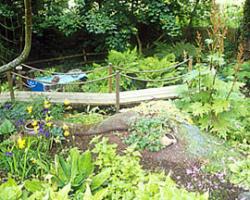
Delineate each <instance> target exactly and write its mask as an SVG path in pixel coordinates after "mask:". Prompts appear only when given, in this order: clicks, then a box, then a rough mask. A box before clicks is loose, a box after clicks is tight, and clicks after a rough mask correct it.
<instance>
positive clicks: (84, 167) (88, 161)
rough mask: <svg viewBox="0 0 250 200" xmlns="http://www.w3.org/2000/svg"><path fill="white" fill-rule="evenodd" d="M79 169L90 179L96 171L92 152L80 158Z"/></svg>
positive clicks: (87, 152)
mask: <svg viewBox="0 0 250 200" xmlns="http://www.w3.org/2000/svg"><path fill="white" fill-rule="evenodd" d="M78 169H79V171H80V173H82V174H84V176H85V177H88V176H89V175H90V174H92V173H93V171H94V164H93V162H92V156H91V152H90V151H89V150H88V151H85V152H84V153H83V154H82V155H81V156H80V158H79V161H78Z"/></svg>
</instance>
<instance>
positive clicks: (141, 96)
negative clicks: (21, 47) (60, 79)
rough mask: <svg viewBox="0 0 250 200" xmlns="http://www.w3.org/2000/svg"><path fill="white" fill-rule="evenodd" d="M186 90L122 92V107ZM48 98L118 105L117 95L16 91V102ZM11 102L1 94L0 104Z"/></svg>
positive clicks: (158, 89)
mask: <svg viewBox="0 0 250 200" xmlns="http://www.w3.org/2000/svg"><path fill="white" fill-rule="evenodd" d="M181 88H183V89H186V87H185V86H184V85H174V86H166V87H161V88H150V89H143V90H135V91H127V92H120V102H119V104H120V105H129V104H137V103H140V102H143V101H151V100H163V99H174V98H178V96H179V91H180V89H181ZM39 96H42V97H47V98H49V99H50V100H51V102H53V103H63V102H64V100H65V99H68V100H69V101H70V102H71V104H77V105H93V106H101V105H103V106H110V105H116V103H117V102H116V93H81V92H29V91H16V92H15V100H16V101H22V102H30V101H33V100H34V98H35V97H39ZM9 100H10V93H9V92H2V93H1V94H0V103H3V102H6V101H9Z"/></svg>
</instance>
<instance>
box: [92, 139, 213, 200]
mask: <svg viewBox="0 0 250 200" xmlns="http://www.w3.org/2000/svg"><path fill="white" fill-rule="evenodd" d="M107 142H108V140H107V138H103V139H102V140H101V141H100V140H99V138H94V139H93V141H92V143H94V144H95V147H94V149H93V150H92V152H93V153H95V154H96V155H97V158H96V161H95V165H97V166H98V168H100V169H105V168H109V169H111V174H110V177H109V179H108V180H107V189H108V191H109V193H108V195H107V197H106V198H107V199H121V198H122V199H126V200H130V199H131V200H132V199H138V200H142V199H159V197H161V198H163V199H208V195H207V194H204V195H199V194H195V193H189V192H187V191H185V190H184V189H180V188H177V186H176V184H175V183H174V182H173V181H172V180H171V179H170V177H169V176H167V177H166V176H165V175H164V174H163V173H161V174H159V173H153V174H151V173H147V172H146V171H144V170H143V169H142V167H141V166H140V163H139V162H140V154H139V152H137V151H134V148H133V147H129V148H128V149H127V150H125V151H124V154H123V155H118V154H117V153H116V147H117V145H115V144H108V143H107Z"/></svg>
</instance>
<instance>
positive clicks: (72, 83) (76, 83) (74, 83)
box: [11, 72, 115, 86]
mask: <svg viewBox="0 0 250 200" xmlns="http://www.w3.org/2000/svg"><path fill="white" fill-rule="evenodd" d="M11 73H12V74H13V75H16V76H19V77H21V78H23V79H25V80H31V81H35V82H38V83H41V84H47V85H53V86H56V85H82V84H84V85H85V84H89V83H94V82H98V81H102V80H106V79H109V78H111V77H114V76H115V74H111V75H108V76H105V77H102V78H98V79H94V80H90V81H75V82H71V83H52V82H47V81H41V80H37V79H34V78H30V77H28V76H24V75H21V74H18V73H15V72H11Z"/></svg>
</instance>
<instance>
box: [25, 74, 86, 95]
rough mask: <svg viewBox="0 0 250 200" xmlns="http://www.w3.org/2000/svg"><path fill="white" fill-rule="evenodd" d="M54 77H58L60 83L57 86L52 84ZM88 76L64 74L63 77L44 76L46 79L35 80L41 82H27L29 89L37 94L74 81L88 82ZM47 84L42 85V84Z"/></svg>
mask: <svg viewBox="0 0 250 200" xmlns="http://www.w3.org/2000/svg"><path fill="white" fill-rule="evenodd" d="M54 77H58V78H59V81H58V82H57V83H56V84H52V80H53V79H54ZM86 78H87V75H86V74H85V73H82V74H73V75H72V74H63V75H52V76H44V77H38V78H35V80H37V81H39V82H37V81H33V80H27V84H28V87H29V88H30V89H31V91H36V92H42V91H46V88H50V86H52V85H57V84H59V85H60V84H62V85H65V84H67V83H71V82H74V81H83V80H86ZM40 81H41V82H46V83H41V82H40Z"/></svg>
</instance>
